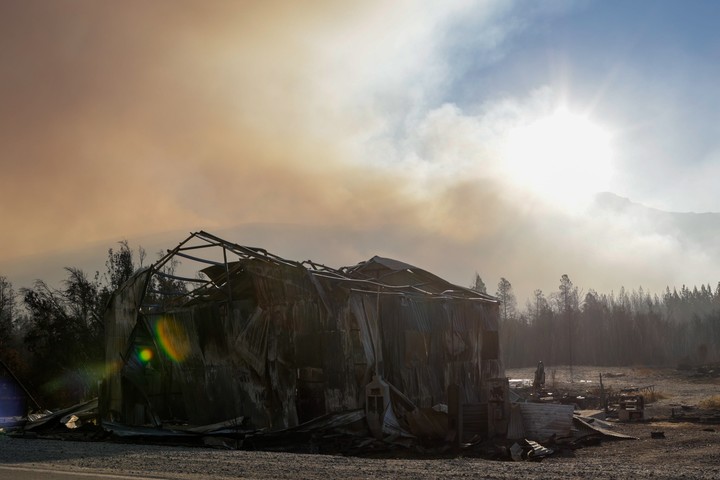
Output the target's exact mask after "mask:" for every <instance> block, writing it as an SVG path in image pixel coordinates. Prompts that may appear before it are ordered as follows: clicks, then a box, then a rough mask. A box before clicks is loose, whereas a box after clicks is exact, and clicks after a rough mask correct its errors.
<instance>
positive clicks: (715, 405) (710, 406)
mask: <svg viewBox="0 0 720 480" xmlns="http://www.w3.org/2000/svg"><path fill="white" fill-rule="evenodd" d="M699 405H700V408H704V409H707V410H720V395H714V396H712V397H709V398H706V399H704V400H701V401H700V403H699Z"/></svg>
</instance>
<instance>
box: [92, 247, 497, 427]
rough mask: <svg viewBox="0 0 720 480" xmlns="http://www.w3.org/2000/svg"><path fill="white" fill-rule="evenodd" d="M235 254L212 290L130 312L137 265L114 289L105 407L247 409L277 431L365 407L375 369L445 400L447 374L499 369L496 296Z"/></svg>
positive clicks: (419, 394)
mask: <svg viewBox="0 0 720 480" xmlns="http://www.w3.org/2000/svg"><path fill="white" fill-rule="evenodd" d="M241 267H242V268H234V269H233V270H232V271H233V272H234V273H233V275H232V276H230V277H229V281H228V282H227V283H226V284H224V285H223V286H222V287H218V294H217V295H209V296H207V297H206V298H205V299H204V300H203V301H197V300H196V301H192V302H188V303H187V304H185V305H180V306H176V307H173V308H170V309H167V310H166V311H163V312H143V311H141V309H140V307H139V306H140V301H141V292H140V290H141V285H145V280H144V279H143V278H141V277H142V274H141V275H139V276H138V277H136V278H135V279H134V280H132V281H131V282H129V283H128V284H127V285H126V286H125V287H123V288H122V289H121V290H119V291H118V292H116V294H115V296H114V298H113V302H112V304H111V308H110V309H109V310H108V312H107V314H106V325H107V327H106V328H107V344H106V347H107V357H108V361H109V363H111V362H113V361H115V360H116V359H120V360H121V361H120V362H119V365H118V364H117V363H116V364H115V365H117V366H116V367H114V368H112V369H111V370H110V371H109V379H108V382H107V384H106V389H105V391H104V395H105V396H106V397H107V401H106V402H104V403H106V404H107V409H106V412H105V413H104V415H105V417H106V418H107V417H112V418H115V419H119V420H120V421H122V422H124V423H126V424H129V425H143V424H152V423H159V422H162V423H167V422H170V421H179V422H189V423H192V424H198V425H201V424H209V423H214V422H219V421H224V420H227V419H231V418H237V417H244V418H245V421H246V424H247V426H248V427H252V428H268V429H271V430H276V429H282V428H286V427H290V426H294V425H297V424H298V423H302V422H303V421H307V420H310V419H312V418H315V417H317V416H319V415H322V414H324V413H330V412H340V411H345V410H350V409H355V408H360V407H362V406H364V391H365V385H367V384H368V382H370V380H371V379H372V375H373V374H374V373H376V372H379V373H381V374H383V375H384V377H385V378H386V379H387V381H388V382H390V383H391V384H393V385H394V386H395V387H396V388H397V389H399V390H400V391H402V392H403V393H404V394H405V395H406V396H407V397H408V398H409V399H410V400H411V401H412V402H414V403H415V404H416V405H418V406H421V407H430V406H432V405H434V404H436V403H441V402H445V401H446V400H447V399H446V392H447V387H448V385H449V384H450V383H456V384H458V385H460V389H461V394H462V395H463V396H464V401H466V402H472V401H479V400H480V397H481V395H482V394H481V388H480V385H481V383H482V380H483V378H490V376H493V375H495V374H497V373H498V372H497V369H498V368H499V367H498V364H497V360H496V359H497V357H496V356H494V358H483V353H482V352H483V348H485V351H486V352H487V351H489V350H488V348H489V347H488V346H487V345H488V341H490V347H492V342H493V341H492V338H493V335H494V339H495V340H494V341H495V342H497V304H496V303H491V302H483V301H478V300H477V299H462V298H460V299H459V298H449V297H442V296H429V295H422V294H420V293H417V292H398V291H396V290H393V291H389V292H385V291H383V292H381V291H380V289H378V291H377V292H373V291H369V290H364V289H362V288H359V287H358V282H353V281H352V279H349V280H348V279H338V278H331V277H325V276H318V275H314V274H313V273H312V272H309V271H308V270H306V269H304V268H300V267H297V266H292V265H278V264H272V263H268V262H262V261H253V260H250V261H245V262H243V264H242V266H241ZM220 291H222V293H223V294H220ZM488 339H490V340H488ZM485 357H487V355H485ZM117 417H119V418H117Z"/></svg>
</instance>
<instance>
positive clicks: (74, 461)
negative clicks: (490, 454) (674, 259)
mask: <svg viewBox="0 0 720 480" xmlns="http://www.w3.org/2000/svg"><path fill="white" fill-rule="evenodd" d="M506 373H507V375H508V376H509V377H510V378H532V373H533V369H520V370H508V371H507V372H506ZM553 373H554V375H553ZM599 373H603V383H604V386H605V388H607V389H612V390H620V389H622V388H627V387H630V386H636V387H648V386H653V390H654V391H655V392H657V393H658V395H657V396H662V397H664V398H661V399H659V400H658V401H656V402H654V403H650V404H648V405H647V406H646V418H647V420H646V421H645V422H639V423H616V424H614V429H615V430H616V431H618V432H622V433H625V434H628V435H632V436H634V437H637V440H613V441H609V440H603V441H602V442H601V443H600V444H599V445H594V446H587V447H584V448H580V449H577V450H567V449H566V450H562V451H560V452H558V453H556V454H554V455H552V456H550V457H547V458H545V459H544V460H542V461H540V462H527V461H526V462H512V461H500V460H489V459H487V458H479V457H475V456H469V455H466V454H459V455H458V454H454V455H453V454H446V455H443V456H442V457H432V458H418V457H417V456H413V458H360V457H348V456H339V455H312V454H291V453H276V452H260V451H242V450H216V449H210V448H191V447H170V446H157V445H133V444H120V443H113V442H72V441H57V440H43V439H20V438H11V437H9V436H7V435H0V478H2V479H4V478H15V476H14V472H16V470H13V469H17V468H20V469H23V470H27V469H32V470H34V469H37V470H38V472H39V474H38V477H37V478H41V477H42V471H43V470H54V471H57V470H62V471H72V472H76V473H78V474H80V475H85V474H88V473H95V474H97V473H106V474H112V475H125V476H140V477H144V478H177V479H224V478H248V479H250V478H253V479H270V478H275V479H295V478H307V479H323V480H326V479H329V478H357V479H360V478H372V479H378V478H487V479H514V478H527V479H548V478H563V479H581V478H582V479H584V478H600V479H618V480H619V479H626V478H635V479H677V478H685V479H696V478H697V479H717V478H720V423H714V422H717V421H718V420H717V418H718V417H717V416H716V415H715V414H716V413H717V412H713V411H701V410H698V409H697V406H698V405H699V404H700V402H701V401H702V400H704V399H707V398H709V397H712V396H715V395H720V378H719V377H716V376H713V375H712V374H710V375H698V374H697V373H696V372H694V371H678V370H674V369H651V368H615V367H593V368H589V367H576V368H574V369H573V382H570V381H569V380H570V377H569V368H567V367H558V368H553V367H552V366H547V367H546V374H547V383H548V386H549V387H552V386H553V384H554V385H555V387H556V388H569V389H572V390H573V391H582V390H583V389H586V390H590V391H592V390H593V389H595V388H597V386H598V380H599ZM678 417H681V418H678ZM651 432H663V435H664V438H652V437H651Z"/></svg>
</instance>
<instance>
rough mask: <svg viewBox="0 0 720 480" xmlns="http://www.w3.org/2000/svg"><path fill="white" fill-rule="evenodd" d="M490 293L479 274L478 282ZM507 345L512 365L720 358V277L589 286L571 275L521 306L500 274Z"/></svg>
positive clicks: (691, 361)
mask: <svg viewBox="0 0 720 480" xmlns="http://www.w3.org/2000/svg"><path fill="white" fill-rule="evenodd" d="M471 288H474V289H476V290H478V291H481V292H484V293H489V292H487V290H486V287H485V284H484V282H483V281H482V279H480V277H479V275H477V274H476V278H475V281H474V282H473V284H472V285H471ZM494 295H495V296H496V297H497V298H498V299H499V300H500V301H501V302H503V303H502V304H501V305H500V345H501V349H502V358H503V360H504V364H505V366H506V367H523V366H531V365H534V364H536V363H537V362H538V361H540V360H542V361H543V362H544V363H545V364H546V365H606V366H619V365H669V366H680V365H693V364H703V363H710V362H717V361H719V360H720V348H719V346H720V283H718V285H717V286H716V287H715V289H713V288H712V287H711V286H710V285H701V286H700V287H699V288H698V287H693V288H688V287H686V286H685V285H683V286H682V287H681V288H680V290H679V291H678V290H677V289H676V288H672V289H671V288H669V287H668V288H666V290H665V292H663V293H662V295H661V296H660V295H657V294H651V293H648V292H646V291H644V290H643V288H642V287H640V288H638V289H637V290H633V291H626V290H625V289H624V288H621V289H620V291H619V292H617V293H616V294H615V293H610V294H604V293H598V292H596V291H595V290H592V289H590V290H588V291H587V293H583V292H582V291H581V290H580V289H579V288H578V287H576V286H575V285H573V283H572V281H571V280H570V277H569V276H568V275H562V276H561V278H560V279H559V282H558V289H557V290H556V291H553V292H551V293H550V294H549V295H546V294H545V293H543V292H542V291H541V290H535V292H534V294H533V297H532V298H531V299H530V300H529V301H528V302H527V304H526V306H525V308H524V309H522V310H521V309H519V308H518V306H517V302H516V299H515V295H514V294H513V291H512V284H511V283H510V282H509V281H508V280H507V279H505V278H501V279H500V281H499V282H498V285H497V291H496V292H495V293H494Z"/></svg>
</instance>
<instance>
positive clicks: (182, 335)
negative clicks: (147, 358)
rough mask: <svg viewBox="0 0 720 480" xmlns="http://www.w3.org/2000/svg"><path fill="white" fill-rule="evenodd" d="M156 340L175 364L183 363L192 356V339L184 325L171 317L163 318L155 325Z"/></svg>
mask: <svg viewBox="0 0 720 480" xmlns="http://www.w3.org/2000/svg"><path fill="white" fill-rule="evenodd" d="M154 330H155V339H156V340H157V343H158V345H159V346H160V348H161V349H162V351H163V352H164V353H165V355H167V356H168V358H170V360H172V361H173V362H182V361H183V360H185V359H186V358H187V356H188V355H189V354H190V339H189V338H188V334H187V331H185V328H184V327H183V325H182V324H181V323H179V322H177V321H175V320H174V319H173V318H171V317H161V318H160V319H158V321H157V323H155V329H154Z"/></svg>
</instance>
